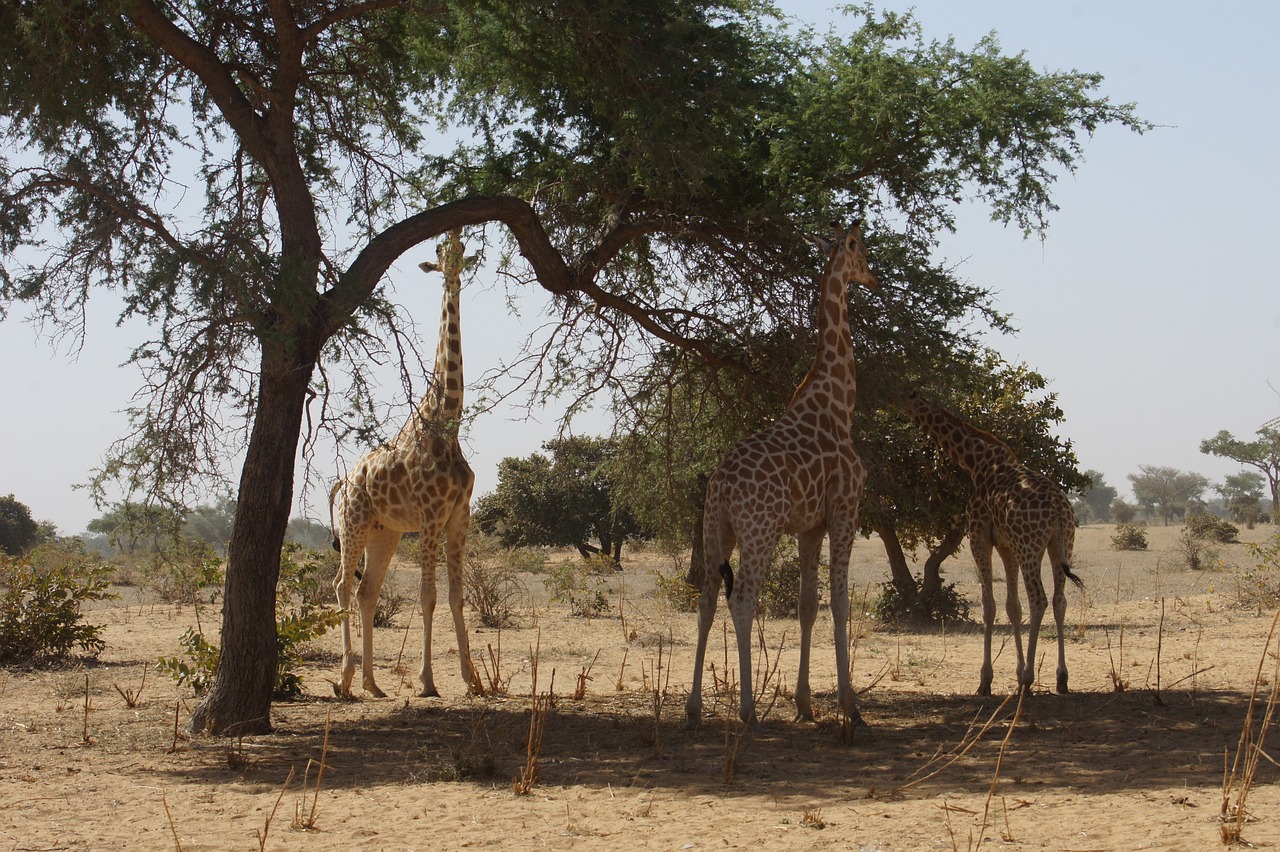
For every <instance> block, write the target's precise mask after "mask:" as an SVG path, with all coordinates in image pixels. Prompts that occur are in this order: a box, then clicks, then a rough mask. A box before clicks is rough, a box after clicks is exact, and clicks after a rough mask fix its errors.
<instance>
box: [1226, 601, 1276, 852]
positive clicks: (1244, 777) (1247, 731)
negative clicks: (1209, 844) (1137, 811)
mask: <svg viewBox="0 0 1280 852" xmlns="http://www.w3.org/2000/svg"><path fill="white" fill-rule="evenodd" d="M1278 623H1280V611H1277V612H1276V614H1275V617H1274V618H1272V619H1271V628H1270V629H1269V630H1268V631H1267V642H1266V644H1265V645H1264V646H1263V649H1262V658H1261V659H1260V660H1259V661H1258V672H1257V674H1256V675H1254V678H1253V693H1252V695H1250V697H1249V708H1248V709H1247V710H1246V711H1245V716H1244V726H1243V728H1242V729H1241V731H1240V742H1239V745H1237V746H1236V756H1235V759H1234V760H1233V761H1231V768H1230V770H1229V771H1228V770H1227V767H1226V758H1227V755H1226V753H1225V752H1224V753H1223V756H1222V758H1223V773H1222V810H1221V813H1220V814H1219V816H1218V819H1219V821H1220V825H1219V826H1218V831H1219V834H1220V836H1221V838H1222V844H1223V845H1224V846H1234V845H1236V844H1243V843H1245V841H1244V838H1243V836H1242V835H1243V831H1244V825H1245V823H1246V822H1248V821H1249V820H1250V818H1251V817H1250V814H1249V810H1248V807H1247V804H1248V800H1249V791H1250V790H1251V789H1252V788H1253V782H1254V779H1255V777H1256V774H1257V771H1258V761H1259V760H1260V759H1262V758H1266V759H1267V760H1272V758H1271V757H1270V756H1268V755H1267V753H1266V752H1265V751H1264V750H1263V745H1264V744H1265V743H1266V740H1267V734H1268V732H1269V731H1270V730H1271V722H1272V720H1273V719H1274V718H1275V714H1276V707H1277V704H1278V703H1280V648H1277V649H1276V650H1272V647H1271V643H1272V641H1273V640H1274V638H1275V633H1276V625H1277V624H1278ZM1268 657H1270V658H1272V659H1274V660H1275V661H1276V662H1275V670H1274V671H1273V672H1272V674H1271V678H1270V681H1271V692H1270V694H1269V695H1268V696H1267V706H1266V708H1265V709H1264V710H1263V711H1262V720H1261V722H1260V723H1259V724H1258V728H1257V731H1256V733H1255V730H1254V714H1255V711H1256V708H1257V707H1258V703H1259V700H1260V699H1259V695H1258V693H1259V691H1260V688H1261V687H1262V686H1264V685H1265V684H1266V680H1265V679H1264V677H1263V674H1262V669H1263V667H1264V666H1265V665H1266V664H1267V658H1268ZM1272 762H1274V761H1272ZM1233 796H1234V801H1233V800H1232V797H1233Z"/></svg>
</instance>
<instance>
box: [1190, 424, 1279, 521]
mask: <svg viewBox="0 0 1280 852" xmlns="http://www.w3.org/2000/svg"><path fill="white" fill-rule="evenodd" d="M1257 435H1258V440H1256V441H1241V440H1240V439H1238V438H1236V437H1235V436H1233V435H1232V434H1231V433H1230V432H1228V431H1227V430H1226V429H1223V430H1222V431H1221V432H1219V433H1218V434H1217V435H1214V436H1213V437H1212V438H1207V439H1205V440H1203V441H1201V442H1200V452H1202V453H1205V454H1206V455H1214V456H1221V457H1223V458H1228V459H1232V460H1233V461H1238V462H1240V464H1243V465H1248V466H1249V467H1253V468H1257V469H1258V471H1260V472H1261V473H1262V475H1263V476H1265V477H1266V478H1267V487H1268V488H1269V489H1270V491H1271V522H1272V523H1276V524H1280V429H1277V428H1275V427H1272V426H1263V427H1262V428H1261V429H1259V430H1258V432H1257Z"/></svg>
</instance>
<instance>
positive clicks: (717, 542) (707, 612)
mask: <svg viewBox="0 0 1280 852" xmlns="http://www.w3.org/2000/svg"><path fill="white" fill-rule="evenodd" d="M703 520H704V523H703V533H702V535H703V538H702V543H703V554H704V558H703V565H702V591H701V594H699V595H698V645H697V648H696V649H695V650H694V653H693V680H692V683H691V684H690V686H689V697H688V699H686V701H685V703H684V717H685V723H684V725H685V728H687V729H693V728H696V727H697V726H698V724H699V723H700V722H701V721H702V667H703V665H705V663H706V658H707V640H708V638H709V637H710V635H711V625H712V624H713V623H715V619H716V604H717V603H718V602H719V597H720V584H721V582H722V579H723V575H722V574H721V573H720V568H721V566H723V565H728V563H729V555H730V554H731V553H733V547H734V544H735V542H734V538H733V531H732V529H731V528H730V527H729V525H728V524H727V523H724V522H723V521H722V520H721V516H720V513H719V511H718V506H717V504H716V502H715V498H714V496H712V495H711V494H710V493H709V494H708V497H707V505H706V508H705V510H704V519H703Z"/></svg>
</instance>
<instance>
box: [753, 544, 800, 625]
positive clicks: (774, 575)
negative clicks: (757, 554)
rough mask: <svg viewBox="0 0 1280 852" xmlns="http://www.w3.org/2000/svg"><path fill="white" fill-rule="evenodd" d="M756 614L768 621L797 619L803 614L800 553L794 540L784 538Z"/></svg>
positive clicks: (772, 560) (766, 577) (768, 570)
mask: <svg viewBox="0 0 1280 852" xmlns="http://www.w3.org/2000/svg"><path fill="white" fill-rule="evenodd" d="M756 612H757V613H759V614H760V615H762V616H764V617H765V618H794V617H796V616H797V615H799V614H800V553H799V550H798V549H797V547H796V541H795V539H794V538H792V537H790V536H783V538H782V540H781V541H779V542H778V546H777V547H776V548H774V551H773V555H772V557H770V559H769V565H768V567H766V568H765V572H764V582H763V583H762V584H761V586H760V597H759V599H758V600H757V601H756Z"/></svg>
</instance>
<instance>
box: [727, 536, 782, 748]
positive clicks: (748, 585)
mask: <svg viewBox="0 0 1280 852" xmlns="http://www.w3.org/2000/svg"><path fill="white" fill-rule="evenodd" d="M778 538H779V536H778V535H777V534H775V535H773V536H772V537H771V538H770V539H769V541H768V542H767V544H761V542H760V541H759V540H757V541H756V542H755V543H754V546H752V545H750V544H748V543H746V542H743V543H741V544H740V546H739V550H738V552H739V559H738V562H739V572H738V573H739V577H738V581H737V583H736V584H735V585H734V587H733V594H732V595H730V596H729V616H730V618H731V619H732V620H733V635H734V637H735V639H736V640H737V642H738V717H739V718H740V719H742V721H743V722H746V723H748V724H752V723H754V722H755V721H756V701H755V695H754V693H753V692H752V687H753V685H754V678H753V673H752V671H751V645H752V641H753V637H752V635H751V628H752V626H753V623H754V621H755V616H756V602H757V600H758V599H759V597H760V584H761V580H762V578H763V577H764V572H765V567H766V566H767V564H768V562H769V555H770V554H772V553H773V549H774V548H775V547H776V546H777V544H778Z"/></svg>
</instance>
